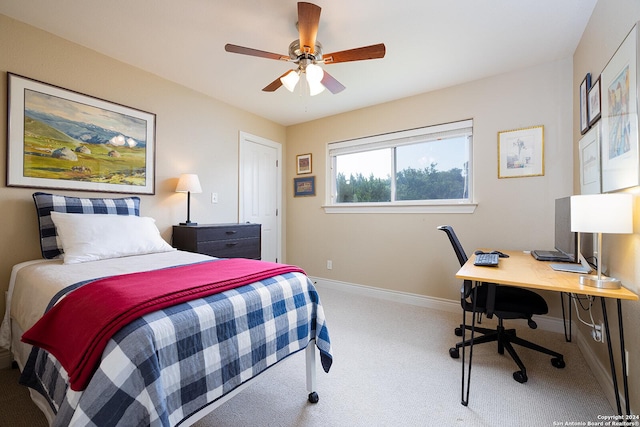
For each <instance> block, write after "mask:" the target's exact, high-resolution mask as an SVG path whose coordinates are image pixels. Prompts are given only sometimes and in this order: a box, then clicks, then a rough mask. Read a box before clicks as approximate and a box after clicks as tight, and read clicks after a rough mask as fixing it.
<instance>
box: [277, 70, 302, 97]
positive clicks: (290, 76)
mask: <svg viewBox="0 0 640 427" xmlns="http://www.w3.org/2000/svg"><path fill="white" fill-rule="evenodd" d="M298 80H300V75H299V74H298V72H297V71H295V70H291V71H289V72H288V73H287V75H286V76H284V77H281V78H280V81H281V82H282V85H283V86H284V87H286V88H287V90H288V91H289V92H293V91H294V90H295V88H296V85H297V84H298Z"/></svg>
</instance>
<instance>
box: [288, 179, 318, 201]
mask: <svg viewBox="0 0 640 427" xmlns="http://www.w3.org/2000/svg"><path fill="white" fill-rule="evenodd" d="M315 195H316V177H315V176H307V177H304V178H293V196H294V197H304V196H315Z"/></svg>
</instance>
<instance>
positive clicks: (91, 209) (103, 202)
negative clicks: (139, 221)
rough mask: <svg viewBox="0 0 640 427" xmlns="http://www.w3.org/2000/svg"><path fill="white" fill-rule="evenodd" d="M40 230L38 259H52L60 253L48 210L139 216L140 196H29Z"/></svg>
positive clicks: (60, 249) (44, 194)
mask: <svg viewBox="0 0 640 427" xmlns="http://www.w3.org/2000/svg"><path fill="white" fill-rule="evenodd" d="M33 201H34V202H35V204H36V211H37V213H38V225H39V227H40V249H41V250H42V257H43V258H46V259H53V258H56V257H58V256H59V255H60V254H62V253H63V250H62V246H61V245H60V243H59V242H58V239H57V238H56V235H57V233H56V226H55V224H54V223H53V221H52V220H51V211H56V212H62V213H82V214H112V215H137V216H140V197H135V196H134V197H124V198H121V199H109V198H91V199H89V198H79V197H69V196H58V195H55V194H49V193H40V192H36V193H33Z"/></svg>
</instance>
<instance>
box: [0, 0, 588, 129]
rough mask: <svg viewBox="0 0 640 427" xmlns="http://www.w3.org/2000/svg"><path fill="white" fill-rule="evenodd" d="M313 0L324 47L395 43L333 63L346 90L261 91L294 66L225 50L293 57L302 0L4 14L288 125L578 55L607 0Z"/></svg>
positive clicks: (17, 0) (150, 0)
mask: <svg viewBox="0 0 640 427" xmlns="http://www.w3.org/2000/svg"><path fill="white" fill-rule="evenodd" d="M312 2H314V3H315V4H317V5H319V6H320V7H322V13H321V16H320V26H319V29H318V41H320V42H321V43H322V45H323V46H324V51H325V53H326V52H335V51H341V50H346V49H351V48H356V47H361V46H368V45H371V44H376V43H381V42H382V43H385V45H386V49H387V53H386V56H385V57H384V58H383V59H374V60H368V61H359V62H347V63H338V64H330V65H324V67H325V68H326V69H327V71H328V72H329V73H331V75H332V76H333V77H335V78H336V79H337V80H338V81H340V82H341V83H342V84H343V85H345V86H346V88H347V89H346V90H344V91H342V92H340V93H339V94H336V95H333V94H331V93H330V92H329V91H324V92H323V93H321V94H320V95H317V96H314V97H310V96H309V95H308V94H304V93H302V91H300V89H299V88H300V85H298V89H297V90H296V92H294V93H291V92H289V91H287V90H286V89H285V88H284V87H282V88H280V89H278V90H277V91H276V92H273V93H268V92H263V91H262V88H263V87H265V86H266V85H267V84H269V83H270V82H272V81H273V80H274V79H275V78H277V77H278V76H280V75H281V74H283V73H284V72H285V71H287V70H288V69H292V68H295V65H294V64H292V63H288V62H284V61H275V60H269V59H264V58H256V57H250V56H245V55H238V54H233V53H227V52H225V50H224V45H225V44H226V43H233V44H237V45H241V46H246V47H252V48H255V49H260V50H264V51H268V52H274V53H281V54H285V55H286V54H288V46H289V43H291V42H292V41H293V40H295V39H297V38H298V33H297V29H296V21H297V6H296V1H294V0H179V1H178V0H173V1H171V0H109V1H102V0H65V1H51V0H0V13H2V14H5V15H7V16H10V17H12V18H15V19H17V20H19V21H23V22H26V23H28V24H30V25H33V26H35V27H38V28H41V29H43V30H46V31H48V32H51V33H53V34H56V35H58V36H60V37H62V38H65V39H68V40H70V41H73V42H75V43H78V44H80V45H83V46H86V47H88V48H91V49H93V50H96V51H98V52H101V53H103V54H105V55H108V56H110V57H113V58H116V59H118V60H120V61H122V62H125V63H128V64H131V65H133V66H136V67H138V68H141V69H143V70H147V71H149V72H151V73H153V74H156V75H158V76H161V77H163V78H165V79H168V80H171V81H173V82H176V83H179V84H181V85H184V86H186V87H189V88H191V89H194V90H196V91H198V92H202V93H204V94H207V95H210V96H212V97H214V98H217V99H219V100H221V101H224V102H226V103H228V104H231V105H233V106H235V107H238V108H241V109H243V110H246V111H250V112H252V113H255V114H257V115H259V116H262V117H265V118H267V119H270V120H273V121H274V122H277V123H280V124H282V125H285V126H288V125H292V124H296V123H301V122H306V121H310V120H313V119H317V118H321V117H326V116H330V115H333V114H339V113H343V112H345V111H350V110H355V109H359V108H363V107H367V106H370V105H375V104H379V103H383V102H387V101H392V100H395V99H400V98H404V97H408V96H412V95H416V94H419V93H424V92H429V91H432V90H436V89H441V88H445V87H449V86H453V85H457V84H461V83H465V82H468V81H472V80H477V79H481V78H484V77H488V76H492V75H497V74H501V73H505V72H509V71H513V70H517V69H521V68H527V67H531V66H534V65H536V64H542V63H545V62H550V61H554V60H558V59H562V58H568V57H570V56H572V55H573V52H574V50H575V48H576V46H577V45H578V42H579V40H580V37H581V35H582V33H583V31H584V29H585V27H586V25H587V22H588V20H589V17H590V16H591V13H592V11H593V8H594V7H595V4H596V2H597V0H561V1H558V0H454V1H452V0H400V1H398V0H395V1H392V0H343V1H340V2H337V1H329V0H315V1H313V0H312ZM531 84H535V82H531Z"/></svg>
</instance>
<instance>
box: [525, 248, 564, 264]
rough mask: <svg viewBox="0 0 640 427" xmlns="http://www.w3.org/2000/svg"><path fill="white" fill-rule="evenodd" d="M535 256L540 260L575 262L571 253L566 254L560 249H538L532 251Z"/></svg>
mask: <svg viewBox="0 0 640 427" xmlns="http://www.w3.org/2000/svg"><path fill="white" fill-rule="evenodd" d="M531 256H533V257H534V258H535V259H537V260H538V261H554V262H573V259H571V257H570V256H569V255H566V254H564V253H562V252H560V251H545V250H540V249H536V250H533V251H531Z"/></svg>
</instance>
